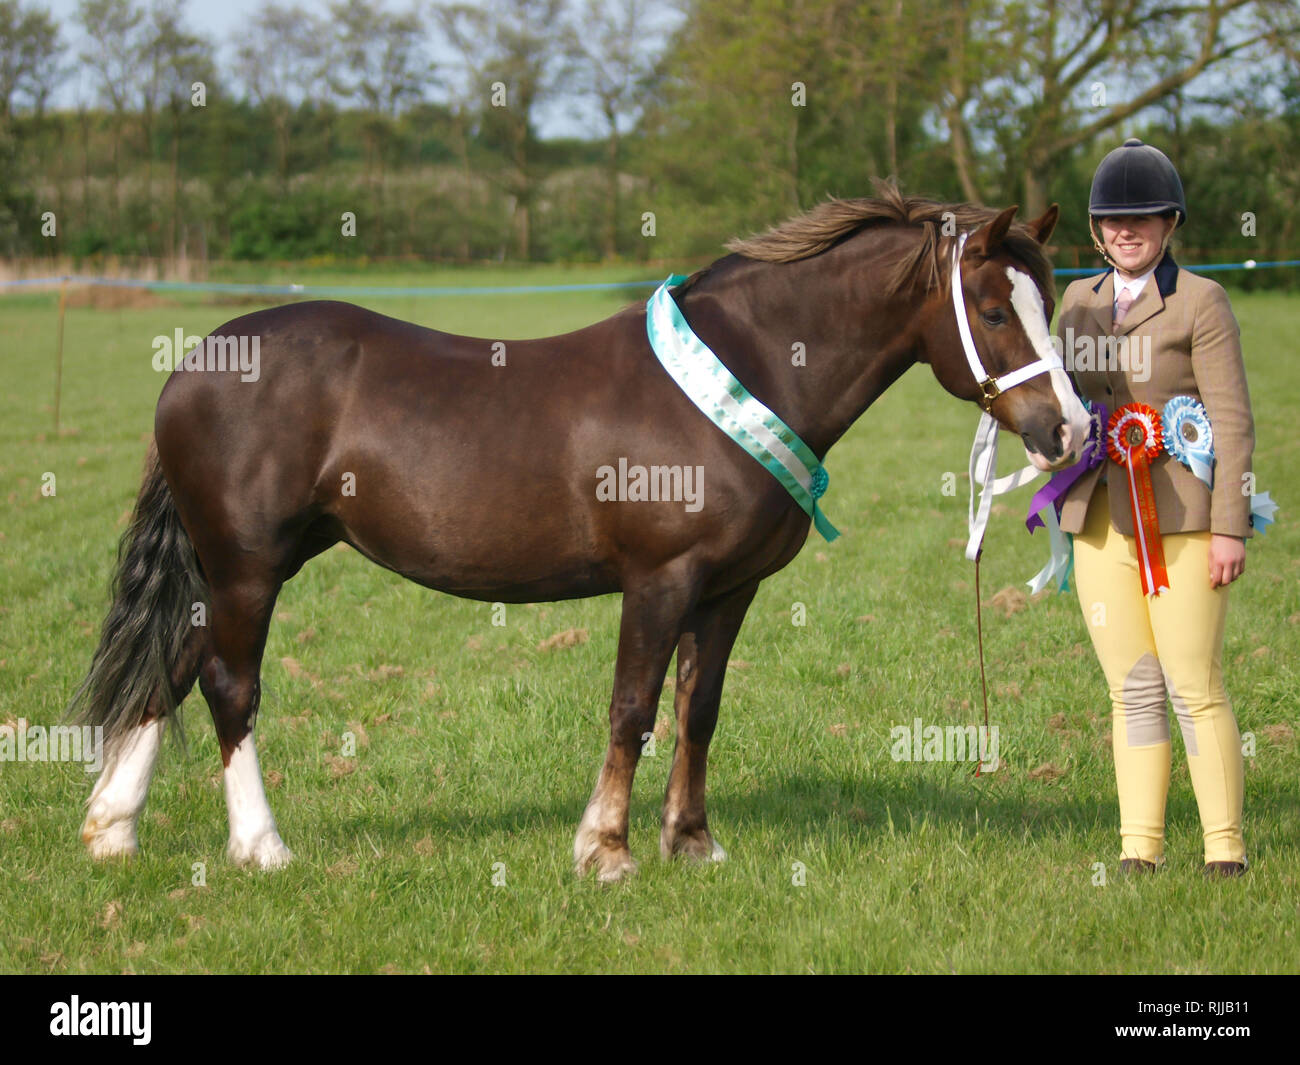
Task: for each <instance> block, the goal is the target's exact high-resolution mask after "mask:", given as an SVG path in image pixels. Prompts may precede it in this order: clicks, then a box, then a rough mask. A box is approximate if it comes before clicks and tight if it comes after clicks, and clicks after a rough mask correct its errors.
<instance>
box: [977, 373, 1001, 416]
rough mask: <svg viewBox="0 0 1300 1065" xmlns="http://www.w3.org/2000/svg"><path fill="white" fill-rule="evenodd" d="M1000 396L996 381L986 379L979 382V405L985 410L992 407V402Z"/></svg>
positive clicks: (990, 378)
mask: <svg viewBox="0 0 1300 1065" xmlns="http://www.w3.org/2000/svg"><path fill="white" fill-rule="evenodd" d="M1000 395H1002V389H1001V388H999V387H998V383H997V381H996V380H995V379H994V378H992V377H986V378H984V380H983V381H981V382H980V397H981V398H980V404H981V406H983V408H984V409H985V410H988V409H989V408H990V407H991V406H993V401H994V400H995V399H997V398H998V396H1000Z"/></svg>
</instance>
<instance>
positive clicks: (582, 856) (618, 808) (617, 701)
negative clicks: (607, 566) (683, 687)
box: [573, 564, 698, 881]
mask: <svg viewBox="0 0 1300 1065" xmlns="http://www.w3.org/2000/svg"><path fill="white" fill-rule="evenodd" d="M697 591H698V587H697V585H696V583H695V580H694V578H693V577H692V576H691V575H690V573H689V571H688V568H687V566H685V565H684V564H679V565H678V566H676V567H673V569H672V571H664V572H659V573H656V574H654V575H652V577H651V578H650V579H643V580H639V581H637V582H635V584H632V583H629V584H628V585H627V586H626V587H625V588H624V590H623V620H622V623H621V625H620V627H619V637H618V664H617V665H616V666H615V668H614V694H613V697H612V699H611V700H610V704H609V747H608V749H607V750H606V752H605V764H604V765H603V766H602V768H601V770H600V777H599V779H598V780H597V781H596V788H595V790H594V791H593V792H592V793H591V798H590V799H589V800H588V802H587V809H586V811H585V812H584V813H583V815H582V821H581V822H580V823H579V825H578V835H577V837H576V838H575V839H574V841H573V862H574V867H575V870H576V872H577V873H578V875H579V876H581V875H582V874H584V873H586V872H587V871H588V870H589V869H591V868H592V866H595V867H596V870H597V874H598V875H599V878H600V879H601V880H605V881H614V880H621V879H623V877H625V876H630V875H631V874H632V873H635V872H636V862H634V861H633V860H632V855H631V852H630V851H629V850H628V846H627V817H628V803H629V801H630V800H631V796H632V778H633V777H634V776H635V775H636V766H637V761H638V760H639V759H640V757H641V745H642V743H643V742H644V739H643V737H644V736H645V735H646V733H648V732H651V731H653V729H654V724H655V712H656V710H657V709H658V706H659V693H660V691H661V690H662V689H663V684H664V673H665V671H666V670H667V669H668V661H669V659H670V658H672V654H673V648H674V647H675V646H676V644H677V640H678V638H679V636H680V635H681V631H682V622H683V620H684V619H685V617H686V615H687V613H688V612H689V610H690V608H691V605H692V603H693V601H694V598H695V595H696V594H697Z"/></svg>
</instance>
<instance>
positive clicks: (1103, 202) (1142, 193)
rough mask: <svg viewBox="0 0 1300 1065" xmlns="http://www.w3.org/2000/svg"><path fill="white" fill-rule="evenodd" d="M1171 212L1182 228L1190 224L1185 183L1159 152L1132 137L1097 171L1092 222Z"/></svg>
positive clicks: (1090, 201) (1091, 201)
mask: <svg viewBox="0 0 1300 1065" xmlns="http://www.w3.org/2000/svg"><path fill="white" fill-rule="evenodd" d="M1171 211H1177V212H1178V225H1179V226H1181V225H1182V224H1183V223H1184V222H1186V221H1187V198H1186V197H1185V196H1184V195H1183V183H1182V180H1181V179H1180V178H1179V177H1178V171H1177V170H1175V169H1174V164H1173V163H1171V162H1170V161H1169V157H1168V156H1167V155H1165V153H1164V152H1162V151H1161V150H1160V149H1159V148H1153V147H1152V146H1151V145H1149V144H1143V143H1142V142H1141V141H1140V140H1138V139H1137V138H1136V137H1130V138H1129V139H1128V140H1126V141H1125V142H1124V143H1123V144H1122V145H1120V146H1119V147H1118V148H1116V149H1115V150H1114V151H1113V152H1111V153H1110V154H1108V155H1107V156H1106V158H1105V159H1103V160H1102V161H1101V165H1100V166H1099V167H1097V173H1096V174H1095V175H1094V176H1093V179H1092V191H1091V192H1090V193H1089V195H1088V213H1089V214H1090V215H1091V216H1092V217H1093V218H1105V217H1107V216H1114V215H1138V214H1169V213H1170V212H1171ZM1175 228H1177V226H1175Z"/></svg>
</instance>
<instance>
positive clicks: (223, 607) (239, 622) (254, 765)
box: [199, 571, 292, 869]
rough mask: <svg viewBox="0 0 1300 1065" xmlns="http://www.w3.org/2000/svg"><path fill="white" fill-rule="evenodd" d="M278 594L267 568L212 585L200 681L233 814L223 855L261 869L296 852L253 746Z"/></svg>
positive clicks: (278, 863) (277, 584)
mask: <svg viewBox="0 0 1300 1065" xmlns="http://www.w3.org/2000/svg"><path fill="white" fill-rule="evenodd" d="M279 591H280V581H279V579H278V578H277V577H275V576H274V575H273V573H271V572H269V571H267V572H259V573H257V574H244V575H241V576H239V577H238V578H235V579H227V580H224V581H223V582H222V583H221V584H220V585H216V584H214V586H213V588H212V617H211V621H212V625H211V628H212V653H211V655H210V656H209V657H208V659H207V661H206V662H204V663H203V667H202V669H201V670H200V671H199V686H200V688H201V689H202V690H203V695H204V698H206V699H207V701H208V708H209V709H210V710H211V711H212V722H213V724H214V725H215V726H216V732H217V742H218V743H219V744H220V746H221V761H222V764H223V765H224V766H225V784H226V808H227V810H228V811H229V814H230V845H229V847H228V848H227V851H226V853H227V855H228V856H229V858H230V860H231V861H233V862H235V863H236V864H239V865H256V866H260V867H261V868H263V869H276V868H278V867H280V866H282V865H284V864H286V863H287V862H288V861H289V859H290V858H291V857H292V855H291V854H290V853H289V849H288V848H287V847H286V846H285V845H284V842H283V841H282V840H281V839H280V833H279V831H278V830H277V828H276V825H275V818H274V817H273V816H272V814H271V807H270V805H269V804H268V803H267V801H266V792H265V790H264V789H263V787H262V771H261V768H260V767H259V765H258V762H257V749H256V747H255V746H254V744H253V722H254V719H255V717H256V715H257V706H258V701H259V699H260V697H261V677H260V675H261V669H262V652H263V650H264V649H265V647H266V630H267V626H268V625H269V624H270V620H271V611H272V609H273V608H274V606H275V597H276V595H278V594H279Z"/></svg>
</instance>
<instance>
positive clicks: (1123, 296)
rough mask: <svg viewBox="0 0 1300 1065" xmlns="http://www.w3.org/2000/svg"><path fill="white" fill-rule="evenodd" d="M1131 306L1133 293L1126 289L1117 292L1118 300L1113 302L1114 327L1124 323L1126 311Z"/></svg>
mask: <svg viewBox="0 0 1300 1065" xmlns="http://www.w3.org/2000/svg"><path fill="white" fill-rule="evenodd" d="M1132 306H1133V293H1131V292H1130V291H1129V290H1128V289H1127V288H1122V289H1120V290H1119V299H1118V300H1116V301H1115V321H1114V323H1113V324H1114V326H1116V327H1117V326H1119V324H1120V323H1121V322H1122V321H1124V315H1126V314H1128V309H1129V308H1130V307H1132Z"/></svg>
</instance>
